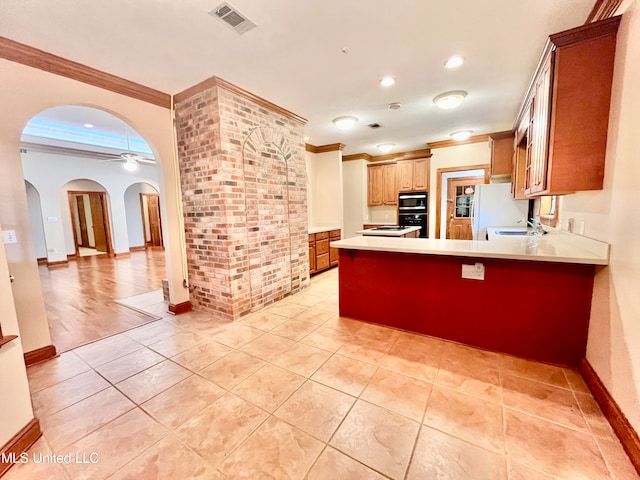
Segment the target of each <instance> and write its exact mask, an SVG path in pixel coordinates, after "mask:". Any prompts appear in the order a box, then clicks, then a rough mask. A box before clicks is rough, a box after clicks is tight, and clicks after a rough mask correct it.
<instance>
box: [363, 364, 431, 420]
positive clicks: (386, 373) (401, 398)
mask: <svg viewBox="0 0 640 480" xmlns="http://www.w3.org/2000/svg"><path fill="white" fill-rule="evenodd" d="M431 387H432V385H431V384H430V383H427V382H424V381H422V380H418V379H416V378H413V377H408V376H406V375H402V374H400V373H397V372H394V371H392V370H387V369H385V368H379V369H378V371H377V372H376V373H375V374H374V375H373V377H371V380H369V385H367V387H366V388H365V390H364V392H362V395H361V396H360V398H362V399H363V400H367V401H368V402H371V403H374V404H376V405H378V406H380V407H384V408H387V409H389V410H391V411H393V412H396V413H399V414H401V415H404V416H406V417H409V418H411V419H412V420H415V421H417V422H421V421H422V416H423V414H424V410H425V407H426V405H427V400H428V399H429V393H430V392H431Z"/></svg>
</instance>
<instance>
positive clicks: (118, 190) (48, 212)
mask: <svg viewBox="0 0 640 480" xmlns="http://www.w3.org/2000/svg"><path fill="white" fill-rule="evenodd" d="M22 167H23V170H24V177H25V179H26V180H28V181H29V182H30V183H31V184H33V186H34V187H35V188H36V189H37V190H38V192H39V193H40V202H41V208H42V218H43V223H44V229H45V237H46V239H47V248H48V259H49V261H50V262H55V261H63V260H66V259H67V255H72V254H74V253H75V251H76V247H75V243H74V237H73V226H72V223H71V212H70V211H69V202H68V195H67V192H68V191H70V190H76V191H94V192H100V191H103V192H107V203H108V205H107V210H108V212H109V220H110V226H109V227H110V230H111V237H112V243H113V248H114V251H115V253H123V252H128V251H129V236H128V233H127V218H126V208H125V199H124V192H125V191H126V190H127V188H129V186H131V185H133V184H135V183H139V182H146V183H150V184H153V185H155V186H158V167H156V166H149V165H140V168H139V169H138V170H137V171H135V172H127V171H125V170H124V169H123V168H122V164H121V163H120V162H97V161H96V160H95V159H91V158H84V157H77V156H67V155H59V154H55V153H44V152H33V151H28V152H27V153H23V154H22ZM85 207H86V205H85ZM89 211H90V209H89ZM52 218H56V219H58V220H57V221H50V219H52ZM53 250H55V251H53Z"/></svg>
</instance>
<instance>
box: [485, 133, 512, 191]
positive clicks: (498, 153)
mask: <svg viewBox="0 0 640 480" xmlns="http://www.w3.org/2000/svg"><path fill="white" fill-rule="evenodd" d="M489 147H490V148H491V172H490V176H491V178H492V179H495V178H501V177H505V178H507V180H506V181H508V177H509V176H511V175H512V172H511V170H512V168H513V166H512V162H513V132H500V133H492V134H491V135H489Z"/></svg>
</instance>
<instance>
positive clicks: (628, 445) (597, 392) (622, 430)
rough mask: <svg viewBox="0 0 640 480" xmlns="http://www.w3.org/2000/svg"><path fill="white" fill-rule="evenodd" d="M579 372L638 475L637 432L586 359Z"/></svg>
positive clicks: (639, 455)
mask: <svg viewBox="0 0 640 480" xmlns="http://www.w3.org/2000/svg"><path fill="white" fill-rule="evenodd" d="M579 370H580V373H581V374H582V378H584V381H585V382H586V384H587V386H588V387H589V390H591V393H593V397H594V398H595V399H596V402H598V405H600V409H601V410H602V413H603V414H604V416H605V417H606V419H607V420H608V421H609V423H610V424H611V428H613V431H614V432H615V433H616V435H617V436H618V438H619V439H620V443H622V446H623V447H624V449H625V451H626V452H627V455H629V460H631V463H632V464H633V466H634V467H635V469H636V470H637V471H638V473H639V474H640V437H638V432H636V431H635V430H634V429H633V427H632V426H631V424H630V423H629V420H627V417H626V416H625V414H624V413H623V412H622V410H621V409H620V407H619V406H618V404H617V403H616V401H615V400H614V399H613V397H612V396H611V394H610V393H609V391H608V390H607V388H606V387H605V386H604V383H602V380H600V377H598V374H597V373H596V371H595V370H594V369H593V367H592V366H591V364H590V363H589V361H588V360H587V359H586V358H583V359H582V361H581V362H580V367H579Z"/></svg>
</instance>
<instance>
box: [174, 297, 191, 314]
mask: <svg viewBox="0 0 640 480" xmlns="http://www.w3.org/2000/svg"><path fill="white" fill-rule="evenodd" d="M190 311H191V302H190V301H189V300H187V301H186V302H182V303H176V304H174V303H170V304H169V312H171V313H173V314H174V315H180V314H181V313H187V312H190Z"/></svg>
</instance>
